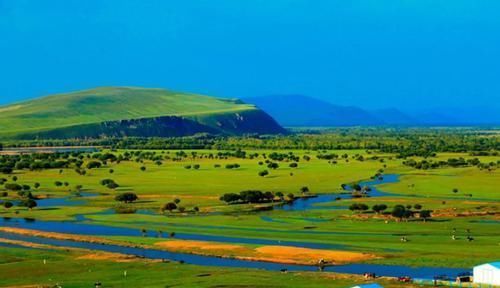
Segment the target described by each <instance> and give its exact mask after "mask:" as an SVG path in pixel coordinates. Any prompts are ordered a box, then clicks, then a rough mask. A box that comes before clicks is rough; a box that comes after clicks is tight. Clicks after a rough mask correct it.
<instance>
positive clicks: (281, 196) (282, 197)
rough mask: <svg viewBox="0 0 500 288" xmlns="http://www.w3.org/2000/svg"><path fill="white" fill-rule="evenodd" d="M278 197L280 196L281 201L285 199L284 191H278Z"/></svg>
mask: <svg viewBox="0 0 500 288" xmlns="http://www.w3.org/2000/svg"><path fill="white" fill-rule="evenodd" d="M276 197H278V198H280V201H284V200H285V195H283V192H276Z"/></svg>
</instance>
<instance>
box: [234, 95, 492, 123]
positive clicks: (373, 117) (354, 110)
mask: <svg viewBox="0 0 500 288" xmlns="http://www.w3.org/2000/svg"><path fill="white" fill-rule="evenodd" d="M243 100H244V101H245V102H246V103H251V104H254V105H256V106H257V107H259V108H261V109H262V110H264V111H266V112H267V113H269V114H270V115H271V116H272V117H273V118H274V119H275V120H276V121H278V123H280V124H281V125H283V126H289V127H291V126H302V127H315V126H319V127H328V126H447V125H449V126H458V125H481V124H484V125H489V124H500V117H499V114H498V113H495V111H494V110H488V113H487V115H486V114H485V113H484V111H482V110H481V109H470V110H463V109H462V110H459V111H458V110H457V111H456V113H454V115H453V116H452V115H449V114H450V112H451V111H449V109H448V110H446V109H442V110H443V111H446V112H441V111H438V110H430V111H412V112H403V111H401V110H399V109H396V108H387V109H377V110H367V109H363V108H359V107H354V106H340V105H334V104H332V103H330V102H327V101H324V100H320V99H316V98H312V97H308V96H304V95H270V96H264V97H254V98H246V99H243ZM478 110H479V111H478ZM482 112H483V113H482ZM498 112H500V111H498Z"/></svg>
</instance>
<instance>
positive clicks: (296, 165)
mask: <svg viewBox="0 0 500 288" xmlns="http://www.w3.org/2000/svg"><path fill="white" fill-rule="evenodd" d="M288 166H290V168H297V167H299V164H297V163H295V162H293V163H290V165H288Z"/></svg>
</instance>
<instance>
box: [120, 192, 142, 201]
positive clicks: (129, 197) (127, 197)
mask: <svg viewBox="0 0 500 288" xmlns="http://www.w3.org/2000/svg"><path fill="white" fill-rule="evenodd" d="M137 199H139V198H138V197H137V195H136V194H135V193H131V192H126V193H122V194H118V195H116V197H115V200H116V201H120V202H125V203H131V202H134V201H136V200H137Z"/></svg>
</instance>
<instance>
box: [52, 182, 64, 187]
mask: <svg viewBox="0 0 500 288" xmlns="http://www.w3.org/2000/svg"><path fill="white" fill-rule="evenodd" d="M54 185H56V187H61V186H62V185H63V183H62V182H61V181H56V182H54Z"/></svg>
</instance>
